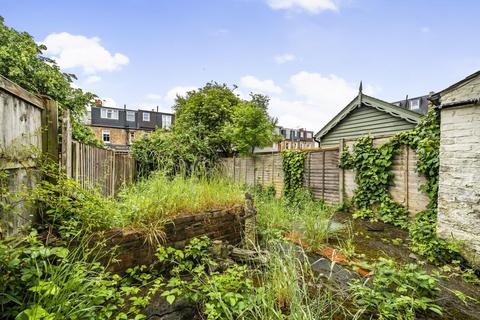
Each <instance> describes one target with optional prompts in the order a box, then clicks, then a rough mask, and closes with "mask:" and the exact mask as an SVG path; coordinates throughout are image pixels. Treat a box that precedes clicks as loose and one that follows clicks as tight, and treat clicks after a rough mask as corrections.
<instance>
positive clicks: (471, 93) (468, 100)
mask: <svg viewBox="0 0 480 320" xmlns="http://www.w3.org/2000/svg"><path fill="white" fill-rule="evenodd" d="M478 77H480V71H477V72H474V73H472V74H471V75H469V76H467V77H465V78H464V79H462V80H460V81H458V82H455V83H454V84H452V85H450V86H449V87H447V88H445V89H443V90H441V91H439V92H437V93H435V94H434V95H433V96H432V98H431V100H432V102H433V103H434V104H435V105H436V106H437V107H438V108H440V109H444V108H450V107H457V106H462V105H466V104H479V103H480V92H479V90H478V87H479V84H478V81H477V82H473V80H475V79H477V78H478ZM472 82H473V85H472V84H471V88H470V89H467V90H464V92H462V94H459V95H457V96H448V94H449V93H451V92H452V91H454V90H457V89H459V88H461V87H465V86H468V85H469V83H472ZM473 87H475V89H472V88H473Z"/></svg>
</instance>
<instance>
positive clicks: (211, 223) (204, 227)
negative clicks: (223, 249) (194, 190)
mask: <svg viewBox="0 0 480 320" xmlns="http://www.w3.org/2000/svg"><path fill="white" fill-rule="evenodd" d="M243 217H244V207H243V206H241V205H237V206H233V207H231V208H226V209H215V210H210V211H208V212H205V213H200V214H193V215H187V216H179V217H177V218H175V219H173V220H172V221H171V222H168V223H167V224H166V225H165V228H164V231H165V246H174V247H176V248H182V247H184V246H185V245H186V244H187V243H188V242H189V241H190V239H192V238H195V237H201V236H208V237H209V238H210V239H212V240H223V241H227V242H228V243H230V244H232V245H236V244H238V243H240V241H241V240H242V237H243V234H244V222H243ZM104 237H105V238H106V239H108V240H107V242H108V243H107V247H108V248H112V247H114V246H117V251H116V252H117V256H116V259H118V260H119V262H117V263H112V264H111V265H110V266H109V271H111V272H123V271H125V270H126V269H128V268H131V267H134V266H137V265H150V264H151V263H153V262H154V261H155V259H156V258H155V255H154V254H155V247H154V246H152V245H150V244H149V243H148V241H147V238H146V235H145V233H142V232H141V231H138V230H131V229H121V228H117V229H113V230H110V231H108V232H107V233H106V234H105V235H104Z"/></svg>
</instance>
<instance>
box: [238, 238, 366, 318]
mask: <svg viewBox="0 0 480 320" xmlns="http://www.w3.org/2000/svg"><path fill="white" fill-rule="evenodd" d="M260 281H261V286H260V287H259V288H258V293H259V294H258V295H257V299H256V301H255V304H254V305H253V307H252V308H251V309H250V310H249V311H248V315H246V318H248V319H258V320H260V319H288V320H310V319H312V320H313V319H338V318H348V319H356V318H358V315H356V314H351V313H350V312H349V311H348V309H347V308H346V306H344V302H345V301H347V298H348V297H346V296H345V295H344V294H345V293H344V292H342V291H341V290H339V291H337V292H334V291H331V290H327V289H325V288H322V287H321V283H322V281H321V279H320V276H319V275H317V274H315V272H314V271H313V270H312V269H311V266H310V264H309V262H308V258H307V256H306V255H305V253H304V251H303V250H299V249H298V248H295V247H294V246H289V245H282V246H278V243H277V245H276V246H275V247H272V246H271V247H270V258H269V262H268V264H267V266H266V270H265V272H264V274H263V275H262V278H261V280H260Z"/></svg>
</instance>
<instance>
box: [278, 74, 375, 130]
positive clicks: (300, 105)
mask: <svg viewBox="0 0 480 320" xmlns="http://www.w3.org/2000/svg"><path fill="white" fill-rule="evenodd" d="M358 85H359V84H358V83H351V82H348V81H347V80H345V79H343V78H341V77H339V76H337V75H325V76H324V75H322V74H320V73H315V72H307V71H301V72H298V73H296V74H294V75H292V76H291V77H290V78H289V81H288V84H287V85H286V86H284V91H283V94H281V95H277V96H273V97H271V99H270V106H269V110H270V113H271V115H272V116H275V117H277V118H278V120H279V122H278V123H279V125H281V126H285V127H292V128H299V127H302V128H307V129H308V130H313V131H318V130H320V129H321V128H322V127H323V126H324V125H325V124H326V123H327V122H328V121H330V120H331V119H332V118H333V117H334V116H335V115H336V114H337V113H338V112H339V111H340V110H342V109H343V108H344V107H345V106H346V105H347V104H348V103H349V102H350V101H351V100H352V99H353V98H355V96H356V95H357V94H358ZM363 87H364V90H363V91H364V93H365V94H369V95H374V94H376V93H377V92H378V91H379V90H380V89H378V88H376V87H373V86H371V85H364V86H363Z"/></svg>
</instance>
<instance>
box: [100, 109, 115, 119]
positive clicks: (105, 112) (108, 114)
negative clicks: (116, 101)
mask: <svg viewBox="0 0 480 320" xmlns="http://www.w3.org/2000/svg"><path fill="white" fill-rule="evenodd" d="M100 117H101V118H103V119H114V120H118V110H113V109H105V108H102V111H101V115H100Z"/></svg>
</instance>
